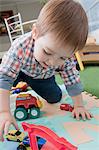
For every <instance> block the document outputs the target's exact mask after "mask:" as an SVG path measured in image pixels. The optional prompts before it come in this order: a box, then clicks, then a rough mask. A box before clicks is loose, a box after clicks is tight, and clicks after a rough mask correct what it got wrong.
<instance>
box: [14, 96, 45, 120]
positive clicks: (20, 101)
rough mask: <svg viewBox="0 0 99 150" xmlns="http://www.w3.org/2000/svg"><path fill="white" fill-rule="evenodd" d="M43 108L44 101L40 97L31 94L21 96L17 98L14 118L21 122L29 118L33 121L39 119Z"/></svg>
mask: <svg viewBox="0 0 99 150" xmlns="http://www.w3.org/2000/svg"><path fill="white" fill-rule="evenodd" d="M42 106H43V104H42V101H40V100H39V98H38V97H35V96H32V95H31V94H19V95H18V96H17V98H16V109H15V112H14V116H15V118H16V119H17V120H19V121H22V120H25V119H27V118H28V117H29V118H31V119H35V118H38V117H39V116H40V108H42Z"/></svg>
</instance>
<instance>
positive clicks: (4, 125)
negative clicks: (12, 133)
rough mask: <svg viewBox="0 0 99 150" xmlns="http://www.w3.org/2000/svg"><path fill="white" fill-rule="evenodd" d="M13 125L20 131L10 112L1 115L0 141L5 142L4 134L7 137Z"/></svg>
mask: <svg viewBox="0 0 99 150" xmlns="http://www.w3.org/2000/svg"><path fill="white" fill-rule="evenodd" d="M11 124H13V125H14V126H15V128H16V129H17V130H18V125H17V123H16V120H15V118H14V117H13V116H12V115H11V113H10V112H1V113H0V141H4V138H3V134H4V135H7V133H8V130H9V127H10V125H11Z"/></svg>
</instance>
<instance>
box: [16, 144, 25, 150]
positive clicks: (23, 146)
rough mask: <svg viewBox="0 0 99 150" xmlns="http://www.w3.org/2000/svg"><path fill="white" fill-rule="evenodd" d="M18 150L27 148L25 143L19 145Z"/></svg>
mask: <svg viewBox="0 0 99 150" xmlns="http://www.w3.org/2000/svg"><path fill="white" fill-rule="evenodd" d="M17 150H26V147H25V145H19V146H18V147H17Z"/></svg>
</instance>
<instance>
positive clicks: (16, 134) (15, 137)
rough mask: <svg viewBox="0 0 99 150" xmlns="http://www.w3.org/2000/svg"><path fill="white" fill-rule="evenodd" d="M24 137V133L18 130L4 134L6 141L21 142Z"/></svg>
mask: <svg viewBox="0 0 99 150" xmlns="http://www.w3.org/2000/svg"><path fill="white" fill-rule="evenodd" d="M24 137H25V134H24V133H23V132H21V131H19V130H11V131H9V132H8V135H6V139H7V140H8V141H15V142H22V141H23V139H24Z"/></svg>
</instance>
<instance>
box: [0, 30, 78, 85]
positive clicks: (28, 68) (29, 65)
mask: <svg viewBox="0 0 99 150" xmlns="http://www.w3.org/2000/svg"><path fill="white" fill-rule="evenodd" d="M33 51H34V42H33V38H32V33H31V32H29V33H26V34H24V35H22V36H21V37H20V38H18V39H16V40H15V41H14V42H13V44H12V46H11V48H10V49H9V51H8V52H7V53H6V54H5V55H4V57H3V59H2V63H1V65H0V79H1V78H2V80H0V82H2V81H3V78H5V77H4V76H6V77H7V76H8V77H10V78H11V79H14V80H15V79H16V77H17V76H18V74H19V72H20V71H22V72H24V73H25V74H27V75H28V76H31V77H33V79H46V78H50V77H52V76H53V75H54V74H55V72H56V70H58V72H59V73H60V75H61V77H62V79H63V81H64V83H65V85H66V86H68V85H73V84H76V83H79V82H80V77H79V72H78V71H77V70H76V65H75V63H74V59H73V58H70V59H67V60H66V61H65V62H64V64H63V65H62V66H60V67H59V66H56V67H47V68H44V67H42V66H41V65H40V63H39V62H38V61H37V60H36V59H35V58H34V55H33ZM4 80H6V79H4ZM6 86H7V85H6Z"/></svg>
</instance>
